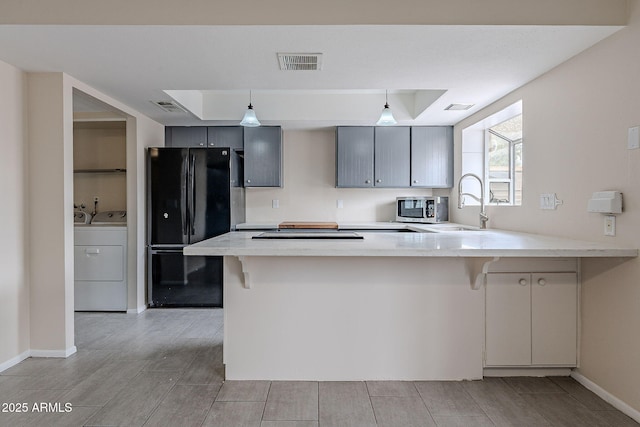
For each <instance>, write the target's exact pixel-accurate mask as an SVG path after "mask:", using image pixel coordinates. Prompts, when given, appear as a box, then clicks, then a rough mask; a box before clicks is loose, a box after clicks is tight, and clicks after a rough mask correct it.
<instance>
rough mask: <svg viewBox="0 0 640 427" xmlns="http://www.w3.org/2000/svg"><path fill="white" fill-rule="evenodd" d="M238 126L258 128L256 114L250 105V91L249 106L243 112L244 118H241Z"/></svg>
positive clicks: (258, 122) (258, 123)
mask: <svg viewBox="0 0 640 427" xmlns="http://www.w3.org/2000/svg"><path fill="white" fill-rule="evenodd" d="M240 125H241V126H246V127H250V128H254V127H258V126H260V121H259V120H258V118H257V117H256V112H255V111H254V110H253V105H251V91H249V106H248V107H247V111H245V112H244V117H243V118H242V121H241V122H240Z"/></svg>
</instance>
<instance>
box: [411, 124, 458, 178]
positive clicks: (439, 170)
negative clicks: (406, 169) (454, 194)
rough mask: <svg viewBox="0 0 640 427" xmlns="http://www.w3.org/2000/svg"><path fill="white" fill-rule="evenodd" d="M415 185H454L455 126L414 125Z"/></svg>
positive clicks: (412, 173) (412, 163)
mask: <svg viewBox="0 0 640 427" xmlns="http://www.w3.org/2000/svg"><path fill="white" fill-rule="evenodd" d="M411 186H412V187H428V188H451V187H453V127H451V126H420V127H412V128H411Z"/></svg>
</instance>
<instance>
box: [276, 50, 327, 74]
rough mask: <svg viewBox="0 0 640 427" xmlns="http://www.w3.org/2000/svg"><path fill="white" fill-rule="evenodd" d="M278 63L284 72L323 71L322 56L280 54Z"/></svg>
mask: <svg viewBox="0 0 640 427" xmlns="http://www.w3.org/2000/svg"><path fill="white" fill-rule="evenodd" d="M278 63H279V64H280V69H281V70H284V71H318V70H321V69H322V54H321V53H278Z"/></svg>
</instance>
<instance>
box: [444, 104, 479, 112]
mask: <svg viewBox="0 0 640 427" xmlns="http://www.w3.org/2000/svg"><path fill="white" fill-rule="evenodd" d="M474 105H475V104H451V105H449V106H448V107H447V108H445V110H449V111H464V110H468V109H469V108H471V107H473V106H474Z"/></svg>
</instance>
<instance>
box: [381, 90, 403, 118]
mask: <svg viewBox="0 0 640 427" xmlns="http://www.w3.org/2000/svg"><path fill="white" fill-rule="evenodd" d="M396 123H398V122H397V120H396V119H395V118H393V113H392V112H391V108H389V99H388V93H387V91H386V90H385V91H384V108H383V109H382V114H380V118H379V119H378V122H377V123H376V124H377V125H378V126H391V125H395V124H396Z"/></svg>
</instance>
